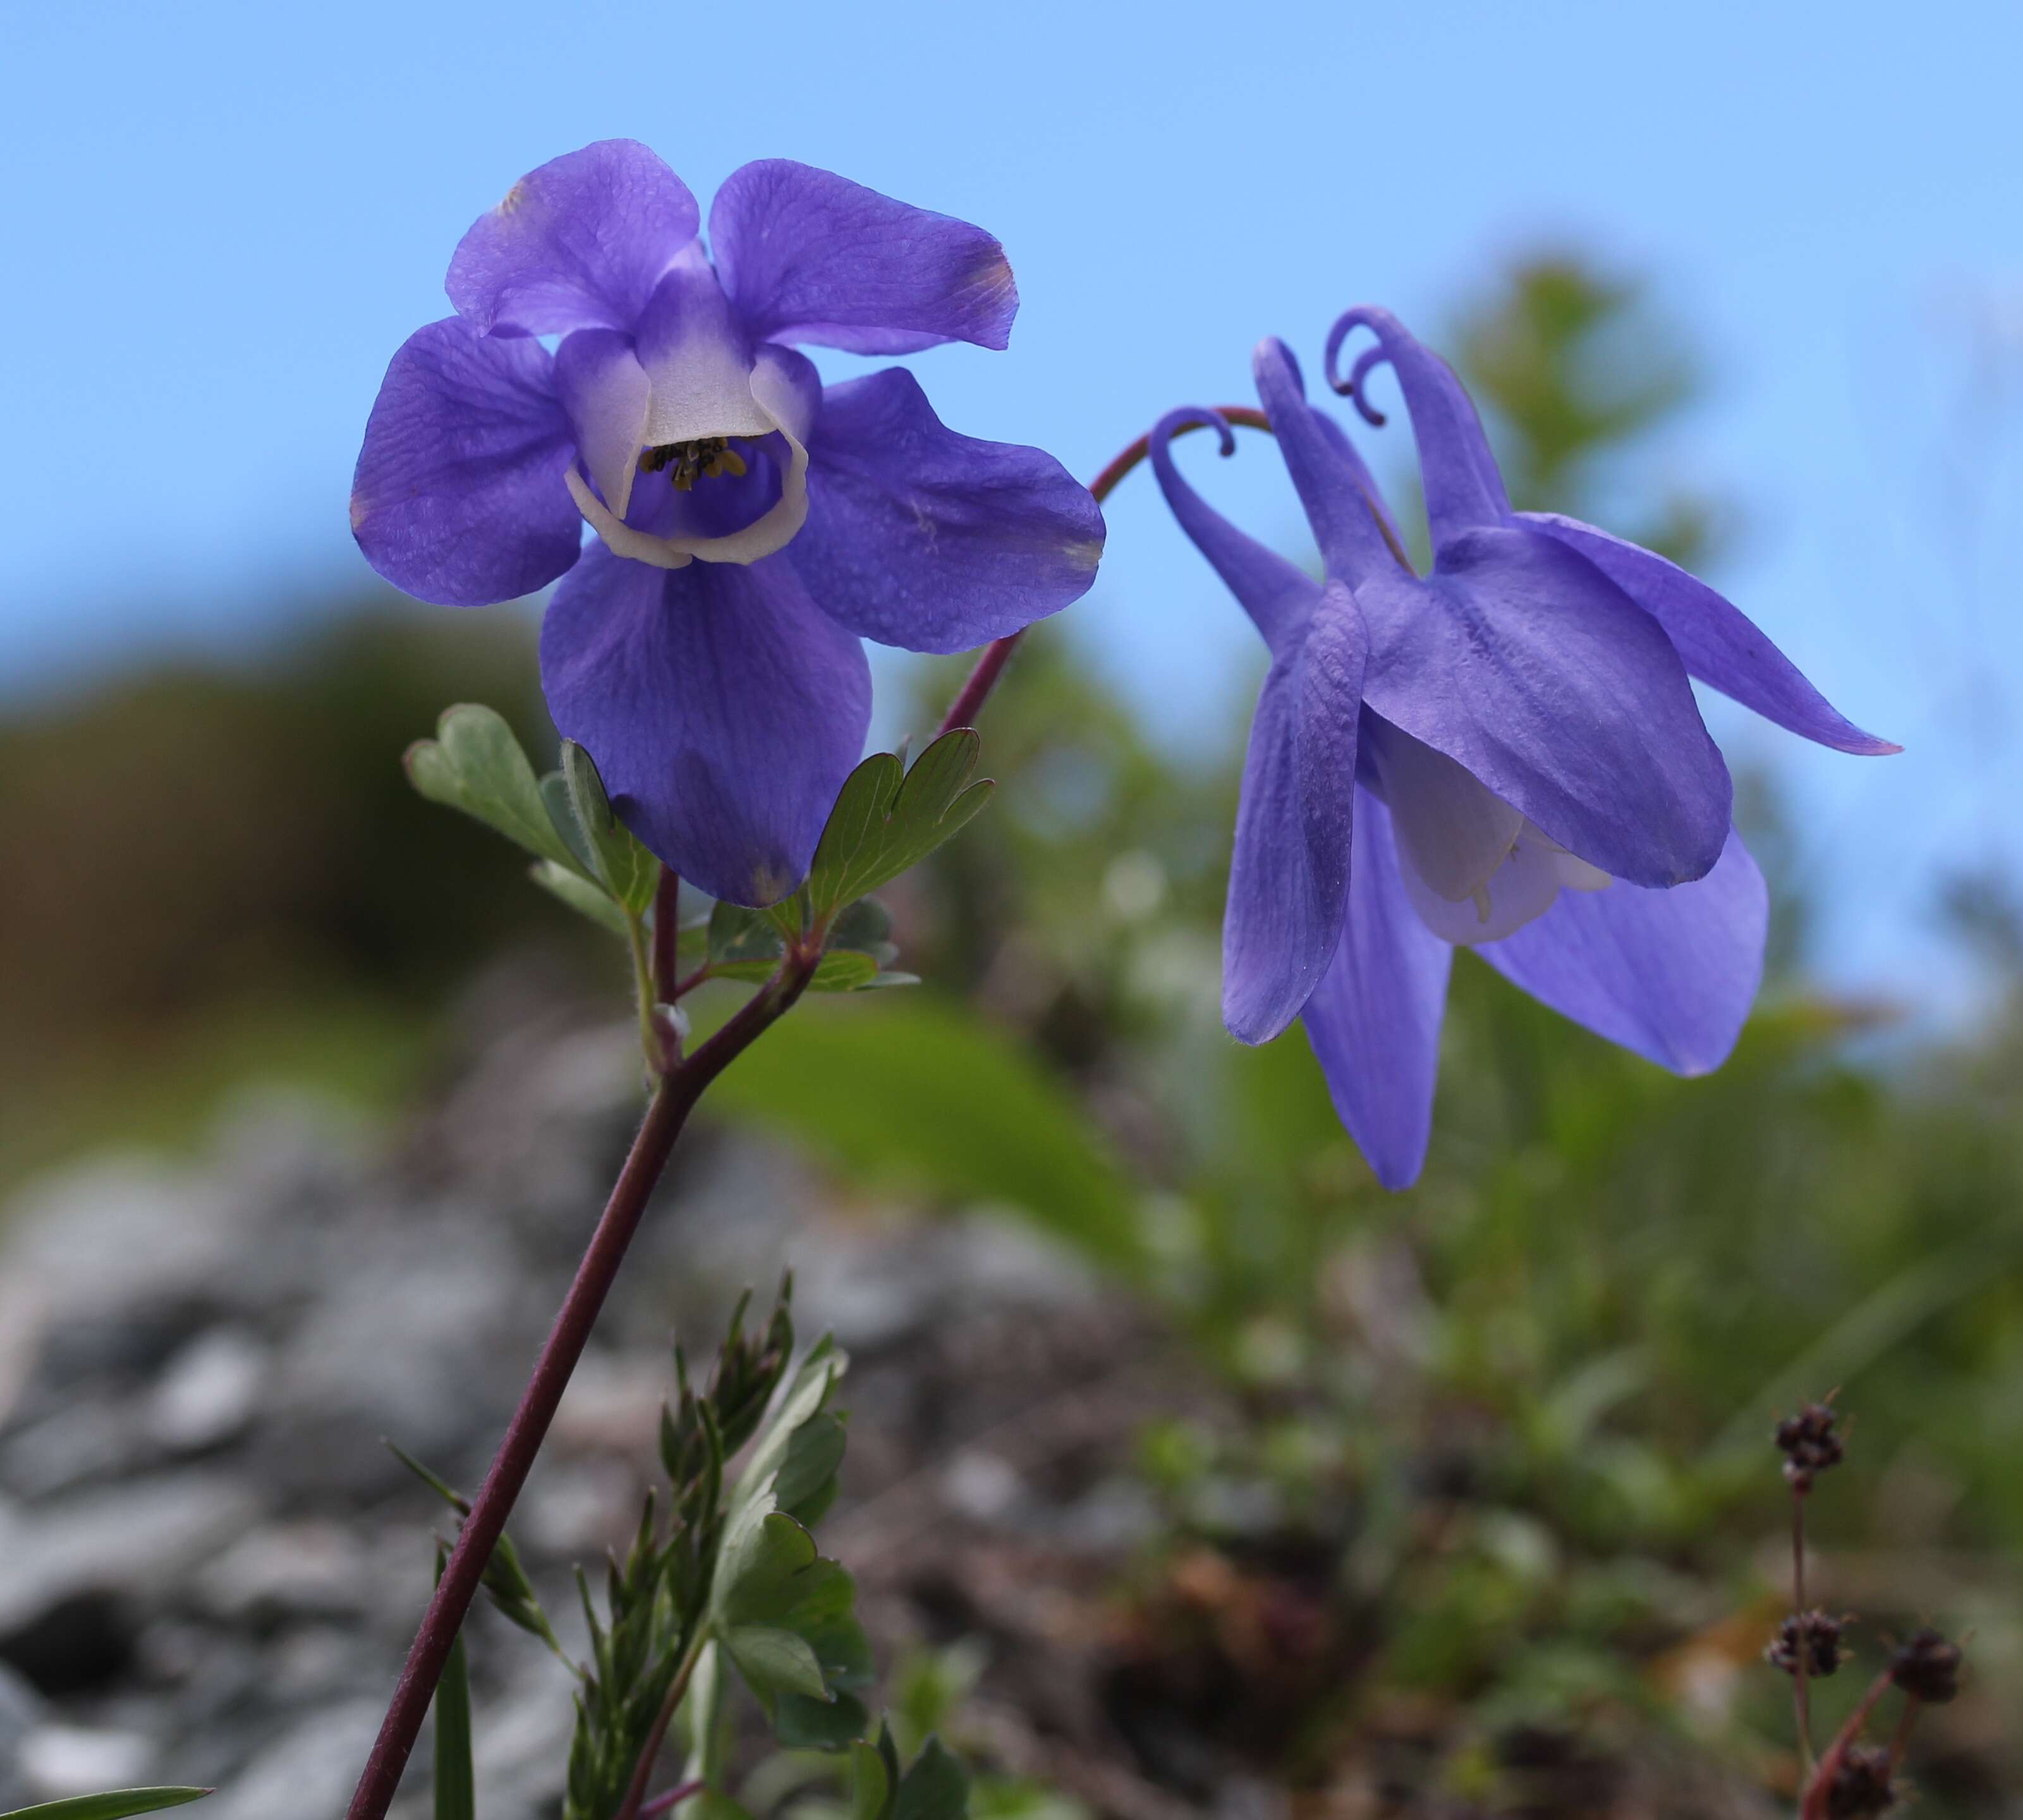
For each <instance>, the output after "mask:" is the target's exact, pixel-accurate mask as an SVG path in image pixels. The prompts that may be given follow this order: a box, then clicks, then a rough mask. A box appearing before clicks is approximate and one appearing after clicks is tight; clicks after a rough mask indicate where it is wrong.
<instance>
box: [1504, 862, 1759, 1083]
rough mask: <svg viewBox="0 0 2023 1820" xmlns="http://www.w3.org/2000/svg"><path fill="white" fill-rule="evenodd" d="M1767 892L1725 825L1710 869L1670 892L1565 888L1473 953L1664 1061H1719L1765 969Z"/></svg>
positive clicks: (1703, 1065)
mask: <svg viewBox="0 0 2023 1820" xmlns="http://www.w3.org/2000/svg"><path fill="white" fill-rule="evenodd" d="M1768 925H1769V893H1768V892H1767V891H1766V890H1765V888H1764V884H1763V875H1762V874H1761V872H1758V870H1757V869H1756V862H1755V861H1754V860H1753V859H1751V858H1750V856H1749V850H1748V849H1747V847H1745V846H1743V844H1742V837H1741V835H1738V834H1736V833H1735V832H1733V831H1732V830H1731V831H1730V832H1729V837H1728V844H1727V846H1725V847H1724V848H1723V849H1722V850H1721V861H1720V863H1719V864H1718V865H1716V866H1715V868H1714V870H1713V871H1712V872H1709V873H1708V874H1707V876H1706V877H1705V878H1703V879H1697V880H1696V881H1695V882H1694V883H1692V884H1689V885H1681V886H1677V887H1675V888H1674V890H1670V891H1644V890H1638V889H1637V887H1636V886H1634V885H1625V884H1622V883H1617V884H1614V885H1611V886H1609V887H1608V890H1605V891H1594V892H1586V891H1568V892H1565V893H1564V894H1562V895H1561V897H1560V901H1559V902H1558V903H1557V904H1556V905H1553V908H1551V909H1550V910H1549V911H1547V912H1546V914H1545V915H1543V916H1542V917H1541V918H1539V919H1538V921H1537V922H1536V923H1531V924H1529V925H1528V926H1526V927H1524V928H1523V929H1520V930H1518V931H1517V933H1516V934H1515V935H1513V936H1510V937H1507V938H1506V939H1505V940H1504V941H1497V942H1492V943H1491V944H1490V945H1488V946H1487V947H1486V948H1480V949H1479V950H1478V951H1477V952H1479V953H1480V955H1481V956H1482V958H1483V959H1484V960H1486V961H1487V962H1488V963H1490V964H1491V966H1492V967H1494V968H1495V969H1496V970H1497V971H1498V972H1499V973H1501V974H1502V975H1503V977H1504V978H1505V979H1507V980H1509V981H1510V982H1511V983H1512V984H1513V985H1516V986H1520V987H1521V988H1522V989H1524V991H1526V992H1529V993H1530V994H1531V996H1532V997H1533V998H1535V999H1537V1000H1540V1001H1541V1002H1542V1003H1545V1004H1548V1005H1550V1006H1551V1007H1553V1010H1554V1011H1557V1012H1559V1013H1560V1014H1561V1015H1562V1016H1564V1017H1568V1018H1572V1019H1573V1021H1575V1023H1577V1024H1584V1025H1586V1026H1587V1028H1588V1029H1590V1030H1592V1031H1593V1032H1595V1033H1596V1034H1597V1036H1606V1037H1607V1038H1608V1040H1609V1041H1611V1043H1621V1044H1622V1047H1624V1048H1626V1049H1631V1050H1634V1051H1636V1052H1637V1054H1639V1055H1641V1056H1644V1057H1645V1058H1648V1060H1650V1061H1652V1062H1656V1063H1657V1064H1658V1065H1659V1067H1660V1068H1669V1069H1671V1070H1672V1072H1673V1073H1675V1074H1705V1073H1708V1072H1709V1071H1710V1070H1711V1069H1716V1068H1718V1067H1719V1066H1720V1065H1721V1063H1722V1062H1725V1061H1726V1060H1727V1059H1728V1056H1729V1051H1730V1050H1732V1048H1733V1047H1735V1040H1736V1036H1739V1034H1740V1033H1741V1030H1742V1026H1743V1021H1744V1020H1745V1019H1746V1018H1747V1017H1748V1015H1749V1007H1750V1004H1751V1003H1753V1002H1754V1000H1755V997H1756V989H1757V987H1758V985H1759V984H1760V983H1761V980H1762V977H1763V940H1764V934H1765V929H1766V928H1767V926H1768Z"/></svg>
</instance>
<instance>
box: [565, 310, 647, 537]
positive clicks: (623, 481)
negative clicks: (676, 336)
mask: <svg viewBox="0 0 2023 1820" xmlns="http://www.w3.org/2000/svg"><path fill="white" fill-rule="evenodd" d="M555 392H556V394H557V396H558V397H560V398H561V400H562V406H563V408H564V409H565V410H566V411H568V412H569V422H570V423H571V424H572V425H573V426H574V429H575V431H576V448H577V449H578V451H580V453H581V455H582V456H583V466H585V467H586V468H587V469H588V470H590V477H591V479H592V480H593V481H595V482H596V483H597V490H598V492H600V493H601V494H602V495H604V503H605V505H607V506H609V507H610V508H611V510H612V511H613V513H615V514H616V516H617V517H620V518H621V519H622V518H623V517H624V516H625V511H626V508H627V506H629V505H630V504H631V500H632V483H633V481H634V480H635V478H636V477H638V471H639V450H640V448H641V446H642V444H644V442H645V441H646V410H647V406H648V404H649V401H650V399H651V393H652V388H651V386H649V382H648V381H647V378H646V368H645V367H642V366H641V365H640V364H639V356H638V355H637V354H635V353H634V352H633V351H632V338H631V336H629V335H621V334H619V333H618V332H617V331H616V330H615V329H578V330H577V331H576V333H575V334H573V335H570V336H569V337H568V338H565V340H564V341H563V342H562V345H561V346H560V347H559V348H558V349H556V350H555Z"/></svg>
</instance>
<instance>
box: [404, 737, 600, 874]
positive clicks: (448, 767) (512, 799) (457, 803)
mask: <svg viewBox="0 0 2023 1820" xmlns="http://www.w3.org/2000/svg"><path fill="white" fill-rule="evenodd" d="M401 762H402V764H403V765H404V766H405V767H406V768H407V773H408V781H409V782H411V783H412V784H413V785H414V787H415V789H417V790H418V791H420V792H421V794H422V795H424V796H426V798H427V799H429V800H430V802H440V803H442V804H444V805H445V806H447V807H448V808H451V809H461V810H462V811H463V813H465V814H466V815H468V816H472V817H475V818H476V819H477V820H479V821H481V822H483V823H484V824H485V826H486V827H488V828H493V829H496V831H498V832H499V833H500V834H503V835H505V836H506V838H507V839H508V840H510V841H514V842H518V844H519V845H520V846H523V847H525V849H526V850H528V852H529V853H532V854H534V855H536V857H538V858H540V859H544V860H551V861H554V863H555V864H557V865H558V866H561V867H563V868H565V869H567V870H569V871H571V872H581V871H583V865H582V862H581V861H580V860H579V859H578V858H577V857H576V854H575V853H573V852H571V851H570V850H569V846H568V843H567V842H565V841H564V839H562V835H560V834H558V832H557V831H556V829H555V824H554V820H553V819H552V818H551V817H550V815H549V813H548V809H547V803H546V802H544V801H543V799H542V795H541V787H540V784H539V782H538V781H537V780H536V778H535V776H534V767H533V766H532V764H530V763H529V762H528V758H527V755H526V754H525V752H524V751H521V749H520V742H519V741H518V740H517V739H516V738H514V735H513V729H511V728H510V726H508V725H507V724H506V721H505V718H504V717H503V715H501V714H499V713H498V712H497V711H496V710H494V709H492V708H488V707H481V706H479V705H478V704H476V703H474V702H459V703H457V704H455V706H454V707H447V708H444V710H443V711H442V715H441V718H440V719H438V720H437V722H436V736H435V737H434V738H433V739H432V740H416V741H415V744H413V745H412V746H410V747H408V750H407V752H406V753H405V755H404V756H403V758H402V759H401Z"/></svg>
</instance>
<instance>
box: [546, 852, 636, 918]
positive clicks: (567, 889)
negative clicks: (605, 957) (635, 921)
mask: <svg viewBox="0 0 2023 1820" xmlns="http://www.w3.org/2000/svg"><path fill="white" fill-rule="evenodd" d="M527 875H528V876H529V878H531V879H532V880H533V881H534V883H536V884H537V885H539V886H540V887H541V889H542V890H544V891H548V892H551V893H553V894H554V896H556V897H559V898H561V899H562V901H563V902H564V903H565V904H566V905H568V906H569V908H571V909H572V910H573V911H575V912H576V914H577V915H580V916H587V917H588V918H589V919H591V922H593V923H595V924H596V925H597V926H598V928H600V929H608V930H610V931H611V933H612V934H613V935H616V936H624V935H626V934H627V933H628V931H627V929H626V926H625V912H624V911H623V910H621V909H620V908H619V907H618V906H617V905H616V904H614V903H613V902H612V901H611V898H610V896H609V894H608V893H607V892H606V891H605V889H604V887H603V886H602V885H597V884H593V883H591V881H590V880H589V879H584V878H579V877H578V876H577V875H576V874H575V873H574V872H565V871H564V870H563V869H562V868H561V867H560V866H558V865H557V864H555V862H554V861H553V860H540V861H536V862H535V864H533V865H532V867H530V868H529V870H528V874H527Z"/></svg>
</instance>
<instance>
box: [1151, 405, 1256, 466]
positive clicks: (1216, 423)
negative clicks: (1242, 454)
mask: <svg viewBox="0 0 2023 1820" xmlns="http://www.w3.org/2000/svg"><path fill="white" fill-rule="evenodd" d="M1190 429H1213V431H1214V432H1215V433H1216V443H1217V446H1218V448H1220V452H1221V453H1222V454H1223V455H1235V453H1236V432H1235V430H1233V429H1231V428H1230V426H1229V419H1228V418H1226V417H1224V415H1223V414H1222V413H1221V412H1220V411H1218V410H1216V408H1215V407H1214V406H1213V405H1212V404H1183V405H1180V406H1179V407H1176V409H1174V410H1172V411H1168V412H1167V413H1166V415H1165V416H1164V417H1162V418H1160V419H1159V421H1158V422H1157V423H1155V424H1154V425H1153V426H1152V435H1151V447H1152V451H1153V452H1154V454H1155V455H1164V454H1165V448H1166V445H1167V444H1169V443H1170V442H1171V441H1172V440H1173V438H1174V437H1176V436H1179V435H1181V434H1182V433H1184V432H1186V431H1187V430H1190Z"/></svg>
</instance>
